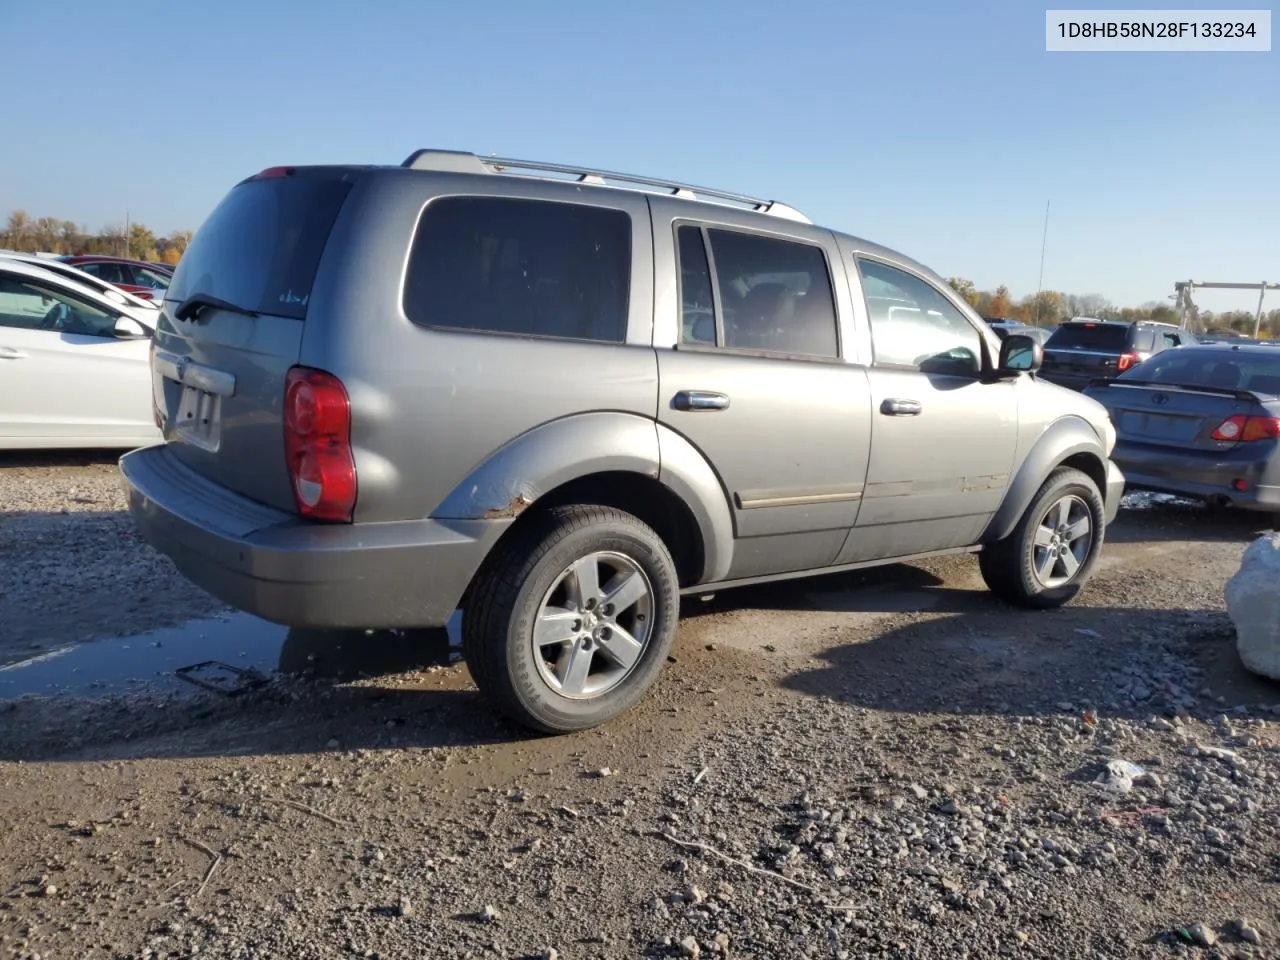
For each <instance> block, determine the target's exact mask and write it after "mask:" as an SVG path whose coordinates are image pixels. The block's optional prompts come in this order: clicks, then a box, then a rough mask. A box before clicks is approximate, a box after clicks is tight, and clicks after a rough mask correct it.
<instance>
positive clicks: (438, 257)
mask: <svg viewBox="0 0 1280 960" xmlns="http://www.w3.org/2000/svg"><path fill="white" fill-rule="evenodd" d="M630 279H631V217H630V216H628V215H627V214H626V213H624V212H623V211H621V210H609V209H605V208H603V207H587V206H582V205H579V204H573V203H556V202H550V201H545V200H509V199H502V198H497V197H443V198H441V199H438V200H435V201H433V202H432V203H430V204H429V205H428V206H427V209H426V212H425V213H424V214H423V216H422V222H421V223H420V225H419V227H418V233H417V236H416V237H415V238H414V241H413V250H412V252H411V254H410V257H409V274H408V278H407V282H406V285H405V293H404V310H405V313H406V314H407V315H408V317H409V319H410V320H412V321H413V322H414V323H419V324H423V325H426V326H437V327H453V328H458V329H462V330H482V331H485V332H489V333H513V334H524V335H528V336H541V337H567V338H572V339H578V340H602V341H609V342H622V341H623V340H625V339H626V331H627V304H628V299H629V297H630Z"/></svg>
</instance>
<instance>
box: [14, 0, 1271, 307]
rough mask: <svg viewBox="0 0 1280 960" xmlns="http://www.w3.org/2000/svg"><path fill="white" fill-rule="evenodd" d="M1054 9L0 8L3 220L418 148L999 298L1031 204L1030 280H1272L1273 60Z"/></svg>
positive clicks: (1130, 298)
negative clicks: (710, 212) (1098, 36)
mask: <svg viewBox="0 0 1280 960" xmlns="http://www.w3.org/2000/svg"><path fill="white" fill-rule="evenodd" d="M1201 2H1202V5H1203V0H1201ZM1064 5H1065V4H1055V6H1064ZM1082 6H1094V7H1097V6H1105V5H1100V4H1086V5H1082ZM1118 6H1119V7H1121V8H1123V7H1125V6H1127V5H1124V4H1121V5H1118ZM362 7H363V10H362V9H361V8H362ZM1044 10H1045V8H1044V6H1043V5H1038V4H1030V3H1025V2H1023V3H1001V2H994V3H986V4H983V5H979V4H977V3H954V2H951V3H949V2H942V0H931V2H911V0H895V2H893V3H888V2H883V3H859V2H848V0H844V2H815V0H786V2H779V0H736V2H733V3H729V2H710V0H707V2H700V0H683V2H673V0H650V2H647V3H626V4H624V3H617V2H615V3H608V2H600V0H595V2H591V3H587V2H580V0H558V4H557V5H556V6H551V5H549V4H536V5H535V4H530V3H516V2H510V0H484V2H474V3H469V4H464V3H461V2H449V3H444V2H440V0H368V2H367V3H365V4H361V5H357V4H355V3H349V2H343V3H338V2H328V0H311V2H306V3H304V2H301V0H296V2H293V3H283V2H272V0H257V2H253V3H248V2H243V0H217V2H179V3H175V2H168V0H166V2H161V0H130V2H128V3H126V4H118V5H116V4H102V3H90V2H88V0H67V2H61V3H58V4H50V3H48V2H47V0H3V2H0V38H3V41H4V48H5V57H4V65H5V74H6V78H7V83H6V85H7V88H8V89H9V91H10V103H11V105H13V106H15V107H20V108H21V109H18V110H16V111H11V113H10V125H9V126H8V130H9V132H10V136H9V137H6V138H5V139H6V140H7V141H8V142H7V144H6V146H5V148H4V149H3V150H0V216H4V215H7V213H8V212H9V211H10V210H12V209H14V208H18V207H21V208H23V209H26V210H27V211H28V212H29V213H30V214H32V215H33V216H42V215H50V216H57V217H59V218H62V219H72V220H76V221H79V222H82V223H85V224H87V225H89V226H90V227H93V228H97V227H100V226H102V225H103V224H104V223H106V222H109V221H121V220H123V219H124V215H125V212H126V211H128V213H129V214H130V216H131V217H132V218H133V219H135V220H141V221H143V222H145V223H147V224H148V225H149V226H151V227H152V228H153V229H156V230H158V231H160V232H168V231H169V230H172V229H175V228H182V227H190V228H194V227H196V226H198V224H199V223H200V221H201V220H202V218H203V217H204V216H205V215H206V214H207V213H208V212H209V210H210V209H211V207H212V206H213V204H215V203H216V202H217V200H218V199H219V198H220V197H221V195H222V194H223V193H224V192H225V191H226V189H227V188H229V187H230V186H231V185H232V184H233V183H234V182H235V181H237V180H238V179H240V178H242V177H243V176H245V175H247V174H249V173H253V172H255V171H257V170H259V169H261V168H263V167H266V166H271V165H274V164H281V163H308V162H330V161H353V162H361V163H364V162H390V163H398V162H399V161H400V160H402V159H403V158H404V157H405V156H406V155H407V154H408V153H410V152H411V151H412V150H413V149H415V148H417V147H421V146H436V147H446V148H452V149H467V150H474V151H476V152H481V153H496V154H498V155H499V156H516V157H528V158H534V159H540V160H556V161H560V162H566V163H576V164H582V165H598V166H600V167H603V168H606V169H618V170H625V171H628V172H636V173H646V174H652V175H655V176H662V177H669V178H673V179H682V180H686V181H688V182H691V183H696V184H706V185H708V186H719V187H724V188H726V189H733V190H739V191H742V192H744V193H751V194H755V195H758V196H767V197H770V198H776V199H781V200H784V201H786V202H788V203H791V204H793V205H795V206H798V207H799V208H800V209H802V210H804V211H805V212H806V213H808V214H809V215H810V216H811V217H813V218H814V219H815V220H817V221H819V222H821V223H823V224H824V225H828V226H831V227H834V228H836V229H840V230H846V231H849V232H851V233H854V234H857V235H861V236H865V237H868V238H871V239H874V240H877V241H879V242H881V243H885V244H887V245H889V246H892V247H896V248H898V249H900V250H902V251H903V252H905V253H908V254H910V255H912V256H914V257H916V258H918V259H920V260H922V261H924V262H925V263H928V264H929V265H930V266H932V267H934V268H935V269H937V270H939V271H941V272H943V273H945V274H958V275H962V276H966V277H969V278H971V279H972V280H974V281H975V282H976V283H977V284H978V285H979V286H980V287H984V288H990V287H994V286H995V285H996V284H998V283H1001V282H1003V283H1007V284H1008V285H1009V286H1010V287H1011V288H1012V290H1013V292H1014V294H1015V295H1022V294H1026V293H1031V292H1034V290H1035V287H1036V281H1037V274H1038V270H1039V263H1040V240H1041V229H1042V226H1043V217H1044V209H1045V201H1046V200H1051V201H1052V208H1051V212H1050V222H1049V242H1048V256H1047V262H1046V268H1045V279H1044V282H1045V286H1046V287H1049V288H1053V289H1059V290H1068V291H1071V292H1075V293H1101V294H1103V295H1105V296H1107V297H1108V298H1110V299H1111V300H1113V301H1115V302H1118V303H1140V302H1143V301H1147V300H1152V299H1160V298H1163V297H1165V296H1167V295H1168V294H1170V293H1172V291H1173V282H1174V281H1175V280H1177V279H1185V278H1188V277H1194V278H1196V279H1205V280H1227V281H1236V280H1262V279H1268V280H1272V281H1276V280H1280V190H1278V189H1277V187H1278V186H1280V52H1278V50H1277V49H1273V51H1272V52H1270V53H1252V54H1220V53H1213V54H1210V53H1190V54H1187V53H1180V54H1169V53H1159V54H1156V53H1143V54H1137V53H1131V54H1125V53H1120V54H1064V53H1054V54H1050V53H1046V52H1045V50H1044V42H1045V41H1044V29H1045V28H1044V17H1045V13H1044ZM357 11H360V12H357ZM1272 297H1273V298H1274V299H1273V300H1272V302H1271V304H1270V305H1271V306H1272V307H1275V306H1280V297H1276V295H1274V294H1273V295H1272ZM1199 299H1200V301H1201V302H1202V303H1203V304H1205V305H1209V306H1213V307H1215V308H1232V307H1240V308H1246V309H1252V308H1253V306H1254V305H1255V303H1256V296H1255V295H1253V294H1248V293H1242V294H1227V295H1218V296H1217V297H1214V296H1212V295H1211V294H1209V293H1207V292H1206V293H1203V294H1201V295H1200V297H1199Z"/></svg>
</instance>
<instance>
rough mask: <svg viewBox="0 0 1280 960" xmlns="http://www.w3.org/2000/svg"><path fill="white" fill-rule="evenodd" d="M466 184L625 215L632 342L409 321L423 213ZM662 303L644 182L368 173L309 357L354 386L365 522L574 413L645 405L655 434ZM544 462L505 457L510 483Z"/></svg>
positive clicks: (449, 486)
mask: <svg viewBox="0 0 1280 960" xmlns="http://www.w3.org/2000/svg"><path fill="white" fill-rule="evenodd" d="M458 195H464V196H510V197H518V198H533V199H546V200H559V201H569V202H577V203H586V204H592V205H597V206H606V207H609V208H612V209H618V210H623V211H625V212H626V213H628V214H629V215H630V217H631V227H632V237H631V285H630V298H629V308H628V329H627V338H626V342H625V343H621V344H603V343H590V342H583V341H571V340H557V339H550V338H546V339H542V338H535V337H517V336H504V335H499V334H484V333H470V332H460V331H446V330H442V329H428V328H425V327H422V326H419V325H416V324H414V323H413V322H412V321H410V320H409V318H408V317H407V316H406V315H405V313H404V309H403V306H402V293H403V290H404V284H405V275H406V271H407V267H408V256H409V250H410V247H411V245H412V242H413V237H414V232H415V229H416V227H417V224H418V221H419V217H420V216H421V215H422V214H423V211H424V209H425V208H426V206H427V205H428V202H429V201H430V200H431V199H432V198H434V197H440V196H458ZM652 314H653V242H652V234H651V227H650V219H649V210H648V204H647V203H646V201H645V198H644V196H643V195H642V194H638V193H635V194H633V193H628V192H624V191H617V193H616V194H615V193H613V192H608V193H606V192H604V191H600V190H586V191H584V190H582V189H581V188H579V187H577V186H576V185H574V184H570V183H548V182H538V181H532V180H528V179H521V178H518V177H508V176H496V175H494V176H488V175H466V174H444V173H424V172H419V171H412V170H384V171H379V172H378V173H376V174H371V175H369V176H366V177H364V178H362V179H361V181H360V182H359V183H358V184H357V185H356V187H355V188H354V190H353V192H352V195H351V198H350V199H349V200H348V203H347V208H346V209H344V211H343V215H342V216H341V217H340V218H339V221H338V223H337V224H336V225H335V228H334V233H333V235H332V236H331V238H330V241H329V246H328V248H327V249H326V252H325V257H324V261H323V264H322V276H321V277H320V278H319V279H318V280H317V284H316V287H315V291H314V293H313V300H312V304H311V306H310V308H309V310H308V316H307V324H306V332H305V335H304V338H303V344H302V350H301V358H300V362H301V363H304V364H308V365H311V366H315V367H319V368H321V369H324V370H328V371H330V372H332V373H334V374H335V375H337V376H338V377H339V378H341V379H342V381H343V383H344V384H345V385H346V387H347V390H348V393H349V395H350V398H351V406H352V444H353V447H354V449H355V457H356V467H357V474H358V478H359V498H358V501H357V505H356V514H355V519H356V521H357V522H375V521H388V520H399V519H413V518H420V517H426V516H429V515H431V514H432V513H433V512H434V511H436V510H437V508H439V507H441V505H442V503H444V501H445V500H446V498H449V496H450V494H451V493H453V492H454V491H455V490H458V489H459V488H460V485H462V484H463V483H464V481H467V479H468V478H469V477H470V476H471V474H472V473H473V471H475V470H476V469H477V468H478V467H480V465H481V464H483V463H485V462H486V461H487V460H489V459H490V458H491V457H493V456H494V455H495V454H496V453H497V452H498V451H500V450H502V449H503V448H504V447H506V446H507V445H508V444H511V443H513V442H514V441H517V440H518V438H520V437H522V436H524V435H525V434H528V433H530V432H531V431H534V430H536V429H537V428H538V427H540V426H542V425H544V424H549V423H552V422H553V421H557V420H560V419H562V418H568V417H572V416H574V415H576V414H585V413H592V412H609V413H615V414H631V415H634V416H637V417H644V418H647V419H648V420H649V427H648V429H649V436H650V437H652V436H653V433H652V431H653V429H654V428H653V424H652V421H653V418H654V417H655V415H656V405H657V389H658V374H657V361H656V358H655V355H654V352H653V349H652V346H651V337H652ZM571 433H572V435H573V436H575V437H580V431H571ZM650 443H651V445H652V444H653V441H652V440H651V441H650ZM590 446H591V445H590V444H589V443H587V442H586V441H585V440H581V439H579V442H577V443H575V444H565V445H564V447H563V449H560V450H557V451H556V452H555V456H554V457H553V458H552V459H556V458H558V459H560V460H562V461H563V462H565V463H570V462H573V461H575V460H578V461H583V462H587V461H589V460H590V459H591V454H592V450H591V449H590ZM530 449H532V448H530ZM546 462H547V454H546V452H545V451H539V454H538V456H537V457H533V456H532V455H531V456H530V457H529V458H528V459H527V460H526V459H524V458H521V457H514V458H511V459H510V460H509V462H505V463H504V467H505V470H506V472H507V474H508V477H507V480H508V483H509V489H510V490H511V491H512V492H513V495H514V494H515V493H516V492H518V491H519V490H520V489H521V482H522V481H523V480H526V479H527V480H529V481H535V482H540V481H542V479H543V478H542V477H535V476H533V474H534V473H535V472H537V471H539V470H542V469H544V468H545V467H546ZM526 472H527V473H528V476H527V477H525V476H523V474H524V473H526ZM450 502H451V503H457V502H459V501H458V499H457V498H456V497H455V498H454V499H453V500H451V501H450Z"/></svg>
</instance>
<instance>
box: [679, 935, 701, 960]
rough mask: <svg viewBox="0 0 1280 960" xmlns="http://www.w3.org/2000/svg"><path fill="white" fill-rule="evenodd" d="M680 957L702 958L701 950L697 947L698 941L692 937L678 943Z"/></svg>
mask: <svg viewBox="0 0 1280 960" xmlns="http://www.w3.org/2000/svg"><path fill="white" fill-rule="evenodd" d="M680 956H682V957H700V956H702V948H701V947H699V946H698V941H697V940H695V939H694V938H693V937H685V938H684V939H683V940H681V941H680Z"/></svg>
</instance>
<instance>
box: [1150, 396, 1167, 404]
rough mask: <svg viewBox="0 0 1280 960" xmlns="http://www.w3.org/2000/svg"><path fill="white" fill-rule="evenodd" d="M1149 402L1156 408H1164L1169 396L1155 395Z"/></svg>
mask: <svg viewBox="0 0 1280 960" xmlns="http://www.w3.org/2000/svg"><path fill="white" fill-rule="evenodd" d="M1151 402H1152V403H1154V404H1156V405H1157V406H1164V405H1165V404H1166V403H1168V402H1169V395H1168V394H1167V393H1157V394H1156V395H1155V396H1153V397H1152V398H1151Z"/></svg>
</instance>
